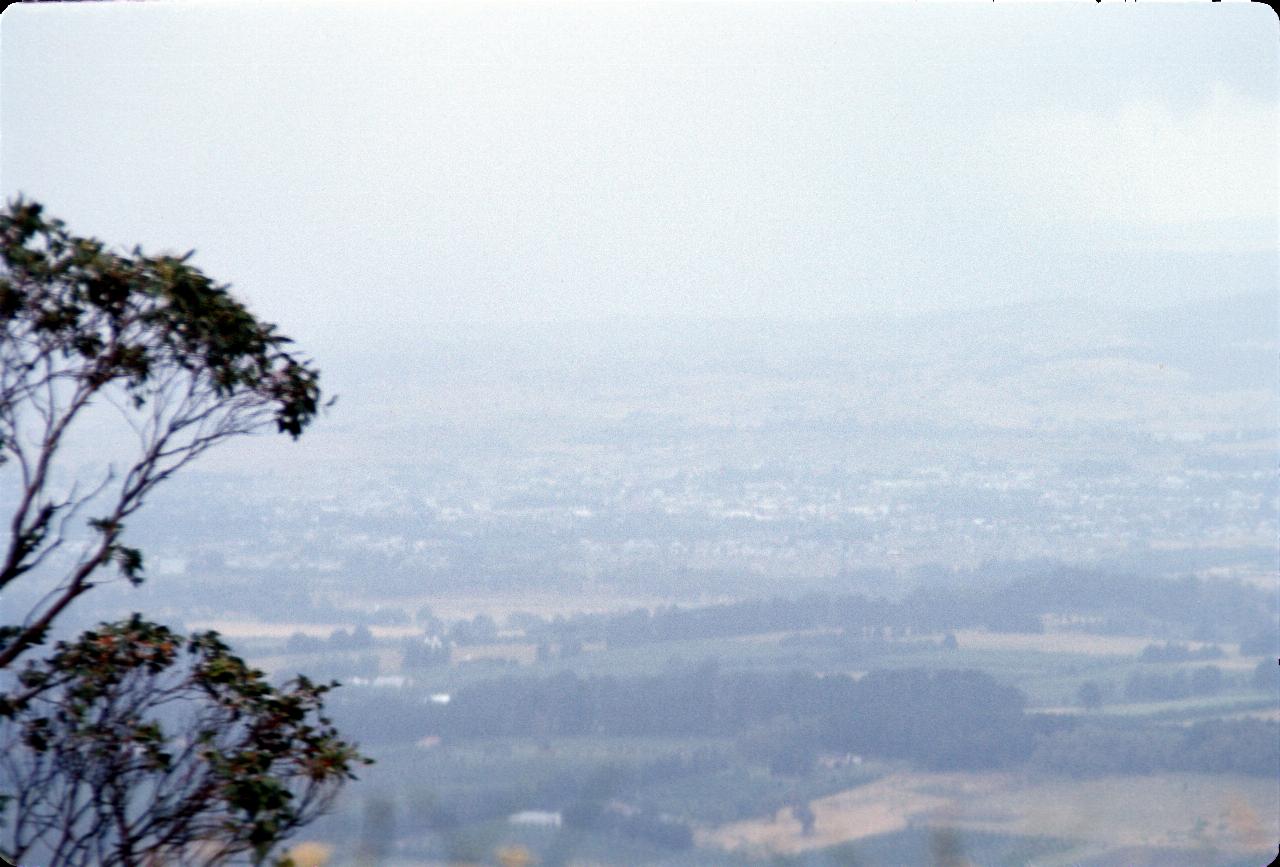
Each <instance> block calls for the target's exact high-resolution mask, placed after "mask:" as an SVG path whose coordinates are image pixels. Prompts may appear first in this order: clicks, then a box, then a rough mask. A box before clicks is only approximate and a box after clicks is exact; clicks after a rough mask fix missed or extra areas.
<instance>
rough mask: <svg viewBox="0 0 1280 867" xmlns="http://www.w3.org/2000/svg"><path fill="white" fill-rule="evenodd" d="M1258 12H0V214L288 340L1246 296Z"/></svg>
mask: <svg viewBox="0 0 1280 867" xmlns="http://www.w3.org/2000/svg"><path fill="white" fill-rule="evenodd" d="M1278 45H1280V40H1278V38H1277V21H1276V16H1275V14H1274V13H1273V12H1271V11H1270V10H1269V9H1267V8H1266V7H1264V6H1263V5H1261V4H1249V3H1239V4H1236V3H1222V4H1212V5H1211V4H1207V3H1204V4H1196V5H1162V4H1153V3H1137V4H1132V3H1131V4H1119V3H1104V4H1102V5H1100V6H1099V5H1095V4H1092V3H1075V4H1070V5H1066V4H1063V5H1047V4H1046V5H1041V4H1036V5H1023V6H1014V5H1008V4H1005V3H996V4H990V3H985V4H972V5H967V4H966V5H938V6H925V5H898V6H886V5H841V4H822V5H808V4H798V3H796V4H778V5H773V4H764V3H751V4H747V3H741V4H739V3H716V4H709V5H676V4H657V3H646V4H621V3H613V4H585V3H580V4H574V5H551V4H534V3H524V4H517V5H505V4H504V5H499V4H477V3H465V4H447V5H435V4H425V3H412V4H384V3H375V2H363V3H342V4H330V3H325V2H317V0H306V2H300V3H252V4H238V3H231V2H216V3H176V4H168V3H160V2H156V3H103V4H93V3H89V4H80V3H69V4H57V3H50V4H19V5H16V6H11V7H10V8H9V9H8V10H7V11H6V12H5V13H4V15H3V17H0V63H2V66H0V75H2V76H3V77H2V78H0V112H2V114H0V186H2V188H3V192H4V194H5V195H6V196H13V195H14V194H17V193H19V192H21V193H24V194H26V195H27V196H29V197H34V198H36V199H39V200H41V201H43V202H46V203H47V205H48V207H49V209H50V211H51V212H53V213H55V214H57V215H60V216H63V217H65V218H66V219H67V220H68V221H69V222H70V224H71V226H72V228H73V229H75V230H76V231H79V232H83V233H91V234H96V235H98V236H100V237H102V238H104V239H107V240H109V241H112V242H115V243H119V244H121V245H132V244H133V243H135V242H141V243H143V244H144V245H145V246H146V247H147V248H148V249H151V250H161V249H165V248H172V249H180V250H185V249H187V248H191V247H195V248H197V249H198V251H199V252H198V256H197V262H198V263H199V264H200V265H201V266H202V267H204V268H205V269H206V270H207V271H208V272H209V273H211V274H213V275H214V276H215V277H217V278H219V279H221V280H224V281H228V282H231V283H233V284H235V285H236V287H237V288H238V290H239V291H240V292H241V294H243V295H245V296H247V297H248V298H249V299H250V300H251V302H252V303H253V305H254V307H255V309H257V310H259V311H260V312H262V313H263V314H264V315H266V316H267V317H268V318H271V319H274V320H276V321H278V322H279V323H281V324H282V326H284V330H285V331H286V332H288V333H291V334H296V335H297V336H299V337H300V338H302V339H306V340H322V341H329V340H332V339H336V338H337V337H339V336H343V335H348V334H352V335H355V336H356V337H358V338H359V339H367V338H368V337H370V336H371V335H378V334H385V335H389V336H400V335H409V334H414V333H418V332H420V331H424V330H433V329H436V328H439V327H441V325H442V324H447V323H450V322H453V321H456V320H480V321H487V320H497V321H522V320H526V319H536V320H558V319H566V318H588V319H589V318H595V317H617V316H621V317H629V316H647V317H665V316H672V315H676V316H690V317H699V316H756V315H767V316H771V315H798V316H826V315H836V316H841V315H847V314H860V313H865V312H915V311H923V310H934V309H951V308H960V307H972V306H974V305H983V304H998V303H1004V302H1016V301H1024V300H1033V299H1034V300H1038V299H1045V298H1053V297H1057V296H1060V295H1067V296H1071V297H1079V298H1086V299H1099V300H1108V301H1120V302H1133V303H1139V304H1148V303H1169V302H1176V301H1179V300H1182V299H1188V298H1202V297H1212V296H1214V295H1217V294H1226V293H1234V292H1239V291H1258V290H1264V289H1268V290H1274V289H1275V287H1276V285H1277V225H1278V222H1277V160H1278V159H1280V151H1278V147H1277V94H1278V90H1277V77H1278V67H1277V46H1278Z"/></svg>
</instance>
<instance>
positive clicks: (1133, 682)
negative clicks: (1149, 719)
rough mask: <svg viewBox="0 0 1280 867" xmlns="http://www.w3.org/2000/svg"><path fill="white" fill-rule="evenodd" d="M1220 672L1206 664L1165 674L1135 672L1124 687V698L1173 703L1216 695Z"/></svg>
mask: <svg viewBox="0 0 1280 867" xmlns="http://www.w3.org/2000/svg"><path fill="white" fill-rule="evenodd" d="M1222 687H1223V676H1222V669H1220V668H1218V667H1217V666H1216V665H1206V666H1203V667H1201V668H1197V669H1193V670H1192V671H1191V672H1190V673H1189V674H1188V673H1187V672H1185V671H1174V672H1169V673H1168V674H1158V673H1148V672H1141V671H1135V672H1134V673H1133V674H1131V675H1129V679H1128V680H1126V681H1125V684H1124V696H1125V698H1127V699H1128V700H1129V701H1177V700H1178V699H1183V698H1190V697H1191V696H1196V695H1216V694H1217V693H1219V692H1221V691H1222Z"/></svg>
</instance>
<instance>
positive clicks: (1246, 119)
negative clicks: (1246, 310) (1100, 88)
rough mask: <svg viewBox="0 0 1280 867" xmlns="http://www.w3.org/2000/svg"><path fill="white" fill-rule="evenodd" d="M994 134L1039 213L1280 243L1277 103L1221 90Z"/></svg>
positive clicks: (1063, 114)
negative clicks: (1190, 100)
mask: <svg viewBox="0 0 1280 867" xmlns="http://www.w3.org/2000/svg"><path fill="white" fill-rule="evenodd" d="M998 135H999V138H1000V142H999V145H998V146H1000V147H1001V148H1002V149H1003V151H1004V155H1005V159H1006V160H1007V164H1009V165H1011V166H1012V177H1011V178H1010V180H1011V181H1012V182H1013V184H1014V185H1015V187H1016V188H1018V189H1020V190H1021V194H1022V195H1021V198H1022V202H1023V206H1024V207H1025V208H1026V209H1027V211H1028V215H1030V214H1035V215H1037V218H1038V219H1041V220H1044V221H1046V222H1049V223H1060V224H1071V225H1074V226H1079V225H1093V226H1096V227H1097V228H1098V229H1100V230H1103V231H1107V232H1116V231H1123V230H1125V229H1133V230H1135V232H1136V234H1137V235H1139V236H1144V237H1146V238H1148V239H1150V238H1152V230H1156V233H1157V234H1162V235H1165V236H1166V237H1167V239H1168V240H1176V245H1177V246H1182V247H1185V246H1188V245H1194V243H1195V236H1196V235H1197V234H1200V235H1202V236H1203V235H1205V233H1206V232H1207V233H1209V234H1213V233H1214V230H1213V228H1212V227H1213V226H1215V225H1218V226H1221V225H1229V226H1232V227H1234V228H1235V230H1237V231H1239V230H1241V228H1242V227H1243V231H1244V232H1245V234H1246V235H1248V237H1244V238H1237V239H1236V240H1237V241H1238V242H1240V243H1242V244H1243V245H1244V246H1248V247H1254V248H1262V249H1274V247H1275V246H1276V236H1275V232H1276V226H1277V219H1278V216H1280V213H1278V202H1277V160H1278V159H1280V148H1278V139H1277V112H1276V106H1275V105H1272V104H1268V103H1265V102H1261V101H1258V100H1251V99H1247V98H1245V97H1242V96H1240V95H1238V94H1236V93H1233V92H1232V91H1229V90H1227V89H1225V88H1222V87H1218V88H1215V89H1214V90H1213V91H1211V93H1210V96H1209V97H1208V98H1207V99H1206V100H1204V101H1202V102H1201V103H1199V104H1197V105H1194V106H1191V107H1189V108H1186V109H1182V110H1175V109H1174V108H1171V107H1170V105H1169V104H1168V103H1166V102H1154V101H1152V102H1138V101H1131V102H1127V103H1124V104H1122V105H1121V106H1120V107H1119V108H1118V109H1117V110H1115V111H1111V112H1106V113H1103V112H1085V111H1063V110H1045V111H1041V112H1036V113H1035V114H1033V115H1031V116H1030V117H1028V118H1026V119H1025V120H1023V121H1022V122H1016V123H1013V124H1011V125H1010V126H1009V127H1008V128H1006V129H1004V130H1002V131H1001V132H1000V133H999V134H998ZM1191 227H1199V229H1198V230H1197V231H1190V232H1189V231H1188V229H1189V228H1191ZM1201 240H1202V241H1203V240H1204V238H1203V237H1202V238H1201Z"/></svg>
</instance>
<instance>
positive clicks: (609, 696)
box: [352, 664, 1032, 773]
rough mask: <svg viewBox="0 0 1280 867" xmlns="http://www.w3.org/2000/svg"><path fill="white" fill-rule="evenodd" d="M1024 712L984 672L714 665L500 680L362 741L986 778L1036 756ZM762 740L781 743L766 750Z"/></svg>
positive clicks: (470, 688)
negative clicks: (856, 763) (688, 756)
mask: <svg viewBox="0 0 1280 867" xmlns="http://www.w3.org/2000/svg"><path fill="white" fill-rule="evenodd" d="M1024 703H1025V702H1024V697H1023V696H1022V694H1021V693H1020V692H1019V691H1018V690H1016V689H1014V688H1012V687H1008V686H1004V685H1002V684H1000V683H998V682H997V681H995V680H994V679H993V678H991V677H990V676H989V675H986V674H984V673H982V672H977V671H938V672H926V671H920V670H886V671H874V672H871V673H870V674H868V675H867V676H866V677H863V678H862V679H860V680H855V679H853V678H851V677H848V676H844V675H833V676H828V677H824V676H820V675H816V674H811V673H804V672H791V673H775V672H752V671H728V672H726V671H721V670H720V669H719V668H718V667H717V666H716V665H714V664H705V665H701V666H697V667H692V668H685V669H676V670H670V671H667V672H664V673H662V674H659V675H652V676H643V677H625V678H624V677H579V676H577V675H575V674H573V673H570V672H562V673H559V674H556V675H553V676H551V677H528V676H510V677H501V678H495V679H492V680H486V681H482V682H478V683H474V684H470V685H467V686H464V687H462V688H461V689H459V690H458V692H457V693H456V694H455V695H454V696H453V699H452V701H450V702H449V704H447V705H443V706H439V705H431V706H422V705H418V706H417V707H416V708H413V709H412V710H411V709H410V708H409V707H406V708H404V710H405V711H406V712H407V713H408V715H407V716H404V717H401V719H402V720H404V721H403V722H402V723H399V724H393V723H388V724H387V725H390V726H391V728H385V726H379V725H373V726H368V725H366V726H364V727H362V729H363V731H364V732H365V733H366V736H367V737H377V736H379V735H381V736H383V737H388V738H396V739H404V738H417V737H422V736H424V735H428V734H438V735H442V736H445V737H448V738H477V737H559V736H581V735H608V736H628V737H647V736H671V737H692V736H727V737H738V736H741V735H744V734H745V735H746V736H747V737H746V740H744V741H743V743H744V749H747V750H749V751H751V750H754V751H755V752H756V753H757V754H758V755H766V754H767V760H768V761H769V762H771V763H775V764H776V767H777V768H778V770H779V771H780V772H784V773H796V772H799V771H800V770H802V769H803V767H804V766H805V765H806V764H807V763H811V762H812V758H813V755H814V754H815V753H817V752H819V751H836V752H840V753H844V752H852V753H859V754H867V755H871V756H884V757H890V758H901V759H907V760H910V761H914V762H917V763H920V764H922V765H924V766H927V767H931V768H969V767H972V768H977V767H994V766H999V765H1002V764H1005V763H1008V762H1011V761H1016V760H1019V759H1021V758H1025V757H1026V755H1027V754H1028V753H1029V752H1030V749H1031V741H1032V729H1031V726H1030V725H1029V722H1028V717H1027V716H1026V714H1024V711H1023V706H1024ZM352 710H353V711H355V712H356V714H357V715H359V716H360V717H364V716H365V715H364V714H360V708H352ZM376 716H378V717H379V718H387V717H391V716H392V714H390V713H378V714H376ZM355 719H356V717H354V716H353V717H352V721H353V723H354V722H355ZM370 722H375V723H376V721H370ZM375 729H385V730H379V731H377V732H375ZM761 732H772V733H774V734H775V735H776V737H777V741H776V742H774V743H772V744H767V743H766V744H763V745H762V744H761V743H760V741H761V738H762V737H766V738H767V736H768V735H767V734H765V735H763V736H762V734H761ZM753 741H754V742H755V745H754V746H753V745H752V742H753Z"/></svg>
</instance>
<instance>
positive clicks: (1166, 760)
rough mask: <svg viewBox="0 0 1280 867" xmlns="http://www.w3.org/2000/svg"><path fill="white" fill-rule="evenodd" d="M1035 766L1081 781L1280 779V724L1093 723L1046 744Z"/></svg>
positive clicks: (1042, 743) (1043, 740) (1043, 741)
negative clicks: (1123, 777)
mask: <svg viewBox="0 0 1280 867" xmlns="http://www.w3.org/2000/svg"><path fill="white" fill-rule="evenodd" d="M1031 764H1032V766H1034V767H1036V768H1038V769H1040V770H1043V771H1052V772H1054V773H1061V774H1069V775H1072V776H1078V777H1090V776H1105V775H1110V774H1151V773H1159V772H1164V771H1187V772H1194V773H1203V774H1247V775H1252V776H1264V777H1272V778H1274V777H1275V776H1276V775H1277V774H1280V723H1276V722H1274V721H1268V720H1257V719H1243V720H1208V721H1205V722H1199V723H1196V724H1194V725H1192V726H1189V727H1184V726H1180V725H1164V724H1158V723H1150V724H1144V725H1135V724H1133V723H1125V724H1116V723H1104V722H1101V721H1096V720H1095V721H1090V722H1088V723H1082V724H1079V725H1076V726H1071V727H1067V728H1062V729H1059V730H1058V731H1056V732H1052V733H1050V734H1048V735H1046V736H1045V737H1043V738H1041V739H1040V740H1039V741H1038V743H1037V745H1036V749H1035V752H1034V754H1033V755H1032V758H1031Z"/></svg>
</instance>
